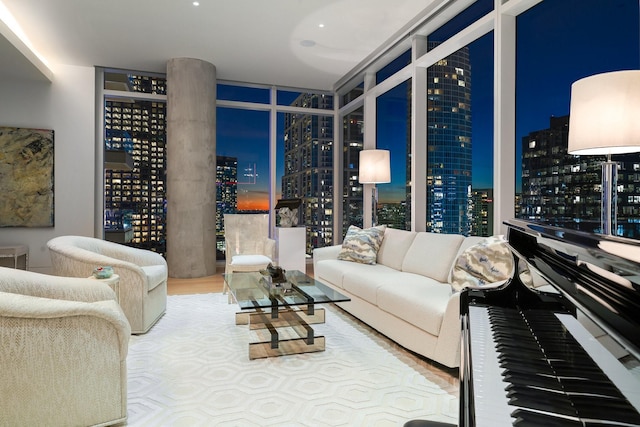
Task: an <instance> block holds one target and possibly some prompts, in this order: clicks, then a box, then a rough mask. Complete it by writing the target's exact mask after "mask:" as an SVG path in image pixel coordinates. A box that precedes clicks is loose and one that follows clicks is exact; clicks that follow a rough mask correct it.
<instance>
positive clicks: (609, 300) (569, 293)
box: [505, 219, 640, 357]
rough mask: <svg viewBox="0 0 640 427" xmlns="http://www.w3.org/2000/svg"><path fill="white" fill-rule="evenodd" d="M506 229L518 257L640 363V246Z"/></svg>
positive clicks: (550, 229)
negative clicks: (639, 359) (638, 359)
mask: <svg viewBox="0 0 640 427" xmlns="http://www.w3.org/2000/svg"><path fill="white" fill-rule="evenodd" d="M505 225H507V227H508V233H507V239H508V241H509V245H510V246H511V247H512V249H513V250H514V252H515V253H516V255H517V256H519V257H520V258H523V259H524V260H525V261H526V262H527V264H528V266H529V267H530V268H532V269H534V270H535V272H536V273H537V274H539V276H541V277H542V278H544V280H546V281H547V283H548V284H550V285H551V286H553V287H554V288H556V289H557V290H558V291H559V292H560V293H561V294H563V295H564V296H565V297H566V298H567V299H568V300H569V301H570V302H571V303H572V304H573V305H575V306H576V308H577V309H579V310H580V311H583V312H584V313H586V315H587V316H588V317H589V318H591V319H592V320H593V321H594V322H595V323H596V324H597V325H598V326H599V327H601V328H602V329H604V330H605V331H606V332H607V333H608V334H609V335H610V336H612V337H614V339H616V340H617V341H618V342H619V344H620V345H622V346H624V347H625V348H627V349H628V351H630V352H631V353H633V354H634V355H635V356H636V357H640V241H638V240H631V239H626V238H621V237H616V236H605V235H598V234H592V233H585V232H581V231H576V230H570V229H565V228H559V227H555V226H550V225H546V224H541V223H536V222H530V221H523V220H517V219H512V220H508V221H505ZM543 288H544V286H543V287H539V286H538V287H536V290H538V291H539V290H540V289H543Z"/></svg>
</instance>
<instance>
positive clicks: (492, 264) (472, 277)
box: [451, 236, 514, 291]
mask: <svg viewBox="0 0 640 427" xmlns="http://www.w3.org/2000/svg"><path fill="white" fill-rule="evenodd" d="M513 264H514V263H513V255H512V254H511V250H510V249H509V247H508V246H507V243H506V241H505V240H504V238H503V237H502V236H492V237H489V238H487V239H485V240H483V241H482V242H480V243H478V244H477V245H474V246H471V247H470V248H467V249H466V250H465V251H464V252H462V254H460V256H459V257H458V259H457V260H456V263H455V265H454V266H453V276H452V282H451V286H452V287H453V289H454V290H456V291H461V290H462V289H464V288H490V287H497V286H500V285H502V284H503V283H504V282H506V281H507V280H508V279H510V278H511V275H512V274H513Z"/></svg>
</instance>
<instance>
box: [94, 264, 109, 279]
mask: <svg viewBox="0 0 640 427" xmlns="http://www.w3.org/2000/svg"><path fill="white" fill-rule="evenodd" d="M112 275H113V267H109V266H105V267H96V268H94V269H93V277H95V278H96V279H108V278H109V277H111V276H112Z"/></svg>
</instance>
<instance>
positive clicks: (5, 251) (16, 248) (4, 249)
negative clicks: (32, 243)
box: [0, 245, 29, 270]
mask: <svg viewBox="0 0 640 427" xmlns="http://www.w3.org/2000/svg"><path fill="white" fill-rule="evenodd" d="M21 256H24V269H25V270H28V269H29V247H28V246H26V245H10V246H0V258H13V268H18V258H19V257H21Z"/></svg>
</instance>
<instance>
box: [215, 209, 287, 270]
mask: <svg viewBox="0 0 640 427" xmlns="http://www.w3.org/2000/svg"><path fill="white" fill-rule="evenodd" d="M224 241H225V254H226V268H225V273H232V272H234V271H258V270H261V269H264V268H265V267H266V266H267V265H269V263H271V262H272V261H273V259H274V258H275V255H276V241H275V240H273V239H270V238H269V215H267V214H224Z"/></svg>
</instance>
